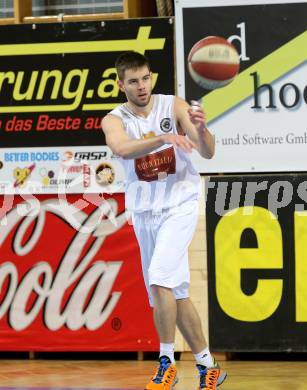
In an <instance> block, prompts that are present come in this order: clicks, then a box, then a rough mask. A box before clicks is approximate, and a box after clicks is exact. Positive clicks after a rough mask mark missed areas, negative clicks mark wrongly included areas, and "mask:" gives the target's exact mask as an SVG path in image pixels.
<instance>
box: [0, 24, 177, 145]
mask: <svg viewBox="0 0 307 390" xmlns="http://www.w3.org/2000/svg"><path fill="white" fill-rule="evenodd" d="M0 27H1V28H0V59H1V61H0V137H1V147H38V146H40V147H46V146H82V145H86V146H89V145H92V146H95V145H105V139H104V135H103V132H102V131H101V119H102V118H103V117H104V115H105V114H106V113H108V112H109V111H110V110H111V109H113V108H115V107H116V106H117V105H118V104H119V103H123V102H124V101H125V96H124V95H123V94H122V93H120V91H119V88H118V86H117V83H116V70H115V67H114V62H115V59H116V58H117V56H118V55H119V54H120V53H121V52H124V51H127V50H135V51H138V52H140V53H143V54H146V56H148V58H149V60H150V62H151V65H152V71H153V76H154V85H155V90H156V91H159V92H160V93H173V92H174V56H173V24H172V19H169V18H158V19H157V18H152V19H151V18H148V19H142V20H141V19H130V20H112V21H103V22H101V21H97V22H76V23H54V24H53V23H48V24H45V23H41V24H36V25H11V26H0ZM165 58H167V61H168V64H167V69H166V68H165Z"/></svg>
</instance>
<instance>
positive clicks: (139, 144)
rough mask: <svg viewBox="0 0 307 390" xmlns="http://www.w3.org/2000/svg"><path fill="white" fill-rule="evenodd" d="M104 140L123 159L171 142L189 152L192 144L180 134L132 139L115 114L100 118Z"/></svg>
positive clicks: (134, 156)
mask: <svg viewBox="0 0 307 390" xmlns="http://www.w3.org/2000/svg"><path fill="white" fill-rule="evenodd" d="M102 129H103V132H104V134H105V137H106V142H107V145H108V146H109V148H110V149H111V150H112V152H113V153H114V154H116V155H117V156H120V157H122V158H124V159H134V158H139V157H143V156H146V155H147V154H148V153H150V152H152V151H154V150H155V149H158V148H159V147H161V146H162V145H165V144H172V145H174V146H175V147H179V148H181V149H183V150H184V151H186V152H191V151H192V149H193V148H194V144H193V143H192V142H191V141H190V140H189V139H187V138H186V137H183V136H181V135H176V134H163V135H159V136H156V137H151V138H147V139H132V138H130V137H129V136H128V134H127V132H126V131H125V128H124V124H123V121H122V120H121V118H119V117H117V116H115V115H110V114H109V115H106V116H105V117H104V118H103V120H102Z"/></svg>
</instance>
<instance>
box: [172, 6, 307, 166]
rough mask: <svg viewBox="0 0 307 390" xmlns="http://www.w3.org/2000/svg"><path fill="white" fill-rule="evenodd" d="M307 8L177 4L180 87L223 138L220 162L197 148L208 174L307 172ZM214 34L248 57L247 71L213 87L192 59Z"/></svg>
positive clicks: (244, 68) (243, 59) (243, 67)
mask: <svg viewBox="0 0 307 390" xmlns="http://www.w3.org/2000/svg"><path fill="white" fill-rule="evenodd" d="M306 13H307V3H306V1H302V0H297V1H286V0H267V1H264V0H263V1H261V0H244V1H243V0H217V1H215V2H214V4H213V3H212V1H211V0H179V1H176V47H177V62H176V63H177V75H178V78H177V85H178V91H179V94H180V95H181V96H182V97H185V98H186V99H187V100H190V99H194V100H195V99H196V100H199V101H201V103H202V104H203V107H204V109H205V111H206V113H207V120H208V128H209V129H210V130H211V131H212V132H213V133H214V134H215V136H216V154H215V156H214V157H213V159H212V160H204V159H201V158H200V157H199V156H198V154H197V153H194V156H193V158H194V162H195V164H196V166H197V168H198V170H199V171H200V172H204V173H206V172H209V173H219V172H241V173H243V172H289V171H290V172H291V171H305V170H306V169H307V160H306V158H305V156H306V151H305V150H306V144H307V129H306V121H305V117H306V107H307V94H306V91H307V89H306V88H307V85H306V84H307V83H306V73H307V61H306V60H307V50H306V47H307V31H306V20H305V19H306V18H305V15H306ZM208 36H219V37H223V38H225V39H227V40H228V41H229V42H230V43H232V44H233V45H234V46H235V47H236V49H237V51H238V53H239V55H240V71H239V74H238V75H237V76H236V77H235V79H234V80H233V81H232V82H231V83H230V84H228V85H227V86H225V87H222V88H219V89H215V90H212V91H210V90H206V89H204V88H202V87H200V86H199V85H198V84H196V82H195V81H194V80H193V79H192V78H191V75H190V73H189V70H188V60H187V58H188V54H189V52H190V50H191V48H192V47H193V45H194V44H195V43H196V42H198V41H199V40H201V39H202V38H205V37H208ZM212 55H213V54H212Z"/></svg>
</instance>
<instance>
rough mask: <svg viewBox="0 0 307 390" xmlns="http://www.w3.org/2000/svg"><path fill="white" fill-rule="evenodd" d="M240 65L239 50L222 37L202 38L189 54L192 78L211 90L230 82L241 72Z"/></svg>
mask: <svg viewBox="0 0 307 390" xmlns="http://www.w3.org/2000/svg"><path fill="white" fill-rule="evenodd" d="M239 67H240V57H239V54H238V52H237V50H236V49H235V47H234V46H233V45H232V44H231V43H229V42H228V41H227V40H226V39H224V38H222V37H215V36H210V37H206V38H203V39H201V40H200V41H198V42H196V43H195V45H194V46H193V47H192V49H191V50H190V53H189V55H188V69H189V73H190V75H191V77H192V79H193V80H194V81H195V82H196V83H197V84H198V85H200V86H201V87H203V88H205V89H209V90H212V89H216V88H221V87H224V86H225V85H227V84H229V83H230V82H231V81H232V80H233V79H234V78H235V77H236V75H237V73H238V72H239Z"/></svg>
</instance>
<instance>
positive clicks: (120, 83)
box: [117, 79, 125, 92]
mask: <svg viewBox="0 0 307 390" xmlns="http://www.w3.org/2000/svg"><path fill="white" fill-rule="evenodd" d="M117 85H118V87H119V89H120V90H121V91H122V92H125V90H124V82H123V81H122V80H119V79H118V80H117Z"/></svg>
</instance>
